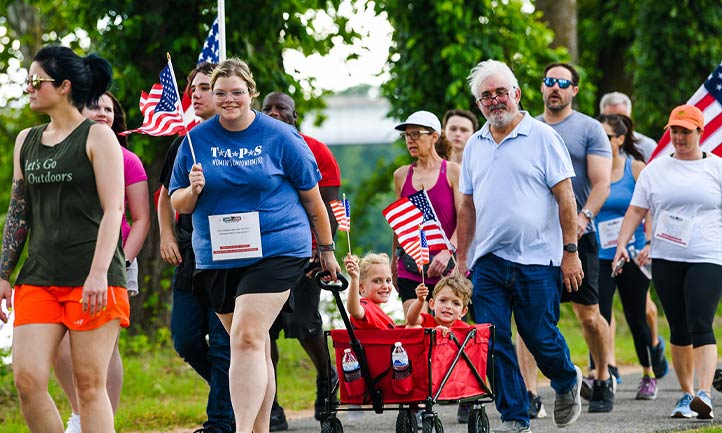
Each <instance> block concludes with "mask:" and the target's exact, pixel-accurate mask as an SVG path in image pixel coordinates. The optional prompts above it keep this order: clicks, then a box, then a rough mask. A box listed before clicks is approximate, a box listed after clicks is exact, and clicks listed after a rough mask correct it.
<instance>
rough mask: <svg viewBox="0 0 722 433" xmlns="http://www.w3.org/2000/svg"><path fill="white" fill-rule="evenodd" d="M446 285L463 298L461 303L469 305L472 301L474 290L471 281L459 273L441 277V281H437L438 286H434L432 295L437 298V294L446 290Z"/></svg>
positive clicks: (465, 305)
mask: <svg viewBox="0 0 722 433" xmlns="http://www.w3.org/2000/svg"><path fill="white" fill-rule="evenodd" d="M446 287H448V288H450V289H451V291H452V292H453V293H454V295H456V296H458V297H459V299H461V304H462V305H463V306H464V307H467V306H468V305H469V302H471V291H472V285H471V281H469V280H468V279H466V278H464V277H462V276H461V275H458V274H452V275H449V276H448V277H444V278H442V279H440V280H439V282H438V283H436V286H434V293H433V294H432V295H431V297H432V298H436V295H438V294H439V292H440V291H442V290H444V289H445V288H446Z"/></svg>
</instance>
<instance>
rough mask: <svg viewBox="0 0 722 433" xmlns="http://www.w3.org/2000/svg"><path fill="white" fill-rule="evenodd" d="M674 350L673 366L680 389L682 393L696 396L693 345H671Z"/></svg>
mask: <svg viewBox="0 0 722 433" xmlns="http://www.w3.org/2000/svg"><path fill="white" fill-rule="evenodd" d="M670 346H671V348H672V365H674V372H675V373H676V374H677V380H678V381H679V387H680V388H682V392H686V393H688V394H691V395H694V351H693V350H692V345H691V344H690V345H688V346H677V345H676V344H670Z"/></svg>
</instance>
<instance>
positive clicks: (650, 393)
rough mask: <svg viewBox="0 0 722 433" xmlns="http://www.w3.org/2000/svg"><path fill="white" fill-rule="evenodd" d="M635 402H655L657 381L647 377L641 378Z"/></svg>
mask: <svg viewBox="0 0 722 433" xmlns="http://www.w3.org/2000/svg"><path fill="white" fill-rule="evenodd" d="M634 398H635V399H636V400H656V399H657V379H655V378H653V377H649V376H644V377H642V381H641V382H639V387H638V388H637V396H636V397H634Z"/></svg>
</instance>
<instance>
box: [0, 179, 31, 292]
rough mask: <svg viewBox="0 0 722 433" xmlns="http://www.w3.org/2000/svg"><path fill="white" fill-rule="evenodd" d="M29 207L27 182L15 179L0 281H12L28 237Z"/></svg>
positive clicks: (6, 226) (0, 263)
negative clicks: (26, 189)
mask: <svg viewBox="0 0 722 433" xmlns="http://www.w3.org/2000/svg"><path fill="white" fill-rule="evenodd" d="M29 229H30V224H29V221H28V205H27V201H26V200H25V180H24V179H13V187H12V192H11V194H10V206H8V213H7V217H6V219H5V229H4V230H3V246H2V257H1V258H0V279H4V280H8V281H9V280H10V274H12V272H13V270H14V269H15V266H16V265H17V264H18V260H19V259H20V254H21V253H22V251H23V247H24V246H25V240H26V239H27V237H28V230H29Z"/></svg>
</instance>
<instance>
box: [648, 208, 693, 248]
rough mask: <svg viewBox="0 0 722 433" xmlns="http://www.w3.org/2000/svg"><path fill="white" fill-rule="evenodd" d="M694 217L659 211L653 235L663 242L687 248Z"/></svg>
mask: <svg viewBox="0 0 722 433" xmlns="http://www.w3.org/2000/svg"><path fill="white" fill-rule="evenodd" d="M693 224H694V218H689V217H686V216H681V215H675V214H672V213H670V212H667V211H661V212H660V214H659V219H658V220H657V228H656V230H655V231H654V237H655V238H656V239H659V240H662V241H664V242H669V243H670V244H673V245H677V246H679V247H683V248H687V245H689V239H690V237H691V235H692V226H693Z"/></svg>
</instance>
